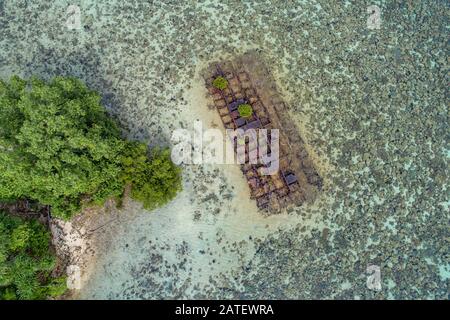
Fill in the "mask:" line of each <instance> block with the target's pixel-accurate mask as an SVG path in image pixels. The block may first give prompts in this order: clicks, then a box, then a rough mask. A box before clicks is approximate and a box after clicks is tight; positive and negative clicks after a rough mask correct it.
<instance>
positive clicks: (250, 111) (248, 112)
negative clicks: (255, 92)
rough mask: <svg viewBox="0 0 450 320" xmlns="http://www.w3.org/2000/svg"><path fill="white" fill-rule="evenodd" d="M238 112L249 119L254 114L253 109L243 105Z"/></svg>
mask: <svg viewBox="0 0 450 320" xmlns="http://www.w3.org/2000/svg"><path fill="white" fill-rule="evenodd" d="M238 112H239V115H240V116H241V117H244V118H248V117H251V115H252V114H253V109H252V106H251V105H249V104H241V105H239V106H238Z"/></svg>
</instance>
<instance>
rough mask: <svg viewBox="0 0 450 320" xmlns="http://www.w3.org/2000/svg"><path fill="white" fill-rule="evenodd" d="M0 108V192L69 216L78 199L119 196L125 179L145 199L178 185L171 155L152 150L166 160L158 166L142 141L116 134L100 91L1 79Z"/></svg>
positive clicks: (73, 82)
mask: <svg viewBox="0 0 450 320" xmlns="http://www.w3.org/2000/svg"><path fill="white" fill-rule="evenodd" d="M0 114H1V115H2V116H1V117H0V168H1V170H0V200H14V199H18V198H29V199H33V200H37V201H39V202H40V203H41V204H45V205H50V206H51V208H52V214H53V215H54V216H57V217H63V218H70V217H71V216H72V215H73V214H74V213H75V212H77V211H79V210H80V209H81V207H82V205H83V203H96V204H101V203H103V202H104V200H105V199H106V198H108V197H113V196H115V197H117V196H120V195H121V194H122V192H123V187H124V184H125V183H133V182H134V183H136V185H135V186H133V190H134V191H133V193H132V194H134V195H136V198H138V199H139V200H142V201H144V203H145V202H151V201H153V200H152V199H154V200H158V199H159V200H158V201H157V203H158V204H163V203H165V202H167V201H168V200H170V199H171V198H172V197H173V196H174V195H175V193H176V191H178V190H179V189H180V188H181V178H180V173H179V171H178V170H175V168H174V169H173V170H171V171H167V170H166V166H168V167H170V168H172V166H173V164H172V163H171V161H170V159H169V158H168V157H163V158H155V161H156V160H157V161H159V160H158V159H163V160H162V161H165V162H167V163H165V164H164V165H161V163H160V164H159V165H160V167H161V170H162V171H161V172H159V169H158V168H157V167H155V165H152V162H151V160H149V159H147V147H146V146H145V145H143V144H142V143H135V142H133V143H131V142H127V141H125V140H123V139H122V138H121V135H120V130H119V128H118V126H117V125H116V123H115V122H114V121H113V120H112V119H111V118H110V117H109V116H108V115H107V114H106V112H105V109H104V108H103V106H102V105H101V104H100V96H99V94H98V93H97V92H95V91H92V90H89V89H88V88H87V87H86V86H85V85H84V84H83V83H82V82H81V81H79V80H77V79H75V78H64V77H56V78H54V79H53V80H51V81H50V82H49V83H47V82H45V81H43V80H40V79H37V78H32V79H31V80H29V81H25V80H23V79H20V78H19V77H17V76H14V77H12V78H11V79H10V81H9V82H5V81H0ZM136 146H140V147H136ZM130 150H133V152H138V153H133V154H130ZM126 158H128V160H127V161H124V159H126ZM130 158H131V159H130ZM143 158H146V160H142V159H143ZM135 161H136V162H137V163H135ZM138 164H142V165H143V166H144V167H143V168H141V169H139V170H137V169H136V168H138V167H139V165H138ZM159 165H158V166H159ZM128 167H131V168H133V169H131V168H128ZM150 168H151V169H150ZM133 170H137V171H136V174H139V176H136V177H134V176H130V174H132V173H133ZM145 174H150V175H152V176H149V177H145V178H144V175H145ZM161 175H163V176H164V177H163V178H162V179H167V180H166V181H165V182H164V183H162V182H161V179H160V178H157V177H159V176H161ZM150 184H151V185H150ZM138 195H139V196H138ZM144 198H145V199H144ZM147 204H148V203H147ZM147 207H152V206H150V205H147Z"/></svg>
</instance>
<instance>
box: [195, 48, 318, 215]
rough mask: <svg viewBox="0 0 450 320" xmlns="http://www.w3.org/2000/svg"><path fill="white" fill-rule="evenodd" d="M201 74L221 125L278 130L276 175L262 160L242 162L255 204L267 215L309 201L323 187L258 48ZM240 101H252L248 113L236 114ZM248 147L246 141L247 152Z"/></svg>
mask: <svg viewBox="0 0 450 320" xmlns="http://www.w3.org/2000/svg"><path fill="white" fill-rule="evenodd" d="M218 77H223V78H225V79H226V80H227V82H228V85H227V87H226V88H225V89H222V90H221V89H218V88H217V87H215V86H214V85H213V81H214V80H215V79H217V78H218ZM203 78H204V80H205V84H206V87H207V89H208V92H209V94H210V96H211V98H212V100H213V101H214V106H215V108H216V109H217V111H218V113H219V115H220V117H221V119H222V122H223V125H224V127H225V129H233V130H236V129H238V128H240V129H244V130H246V129H256V130H257V129H263V128H264V129H268V130H270V129H279V170H278V172H276V174H273V175H263V174H261V168H262V167H263V166H264V164H262V163H258V164H251V163H248V162H246V163H245V164H242V165H241V170H242V172H243V174H244V175H245V177H246V178H247V182H248V185H249V188H250V191H251V198H252V199H256V204H257V206H258V208H259V209H260V210H262V211H264V212H266V213H269V214H272V213H279V212H281V211H282V209H284V208H287V207H290V206H298V205H301V204H302V203H303V202H305V201H310V200H312V199H313V198H314V197H315V196H316V195H317V193H318V192H319V191H320V190H321V189H322V178H321V177H320V176H319V174H318V173H317V171H316V169H315V168H314V165H313V163H312V161H311V159H310V157H309V155H308V152H307V151H306V149H305V146H304V141H303V140H302V138H301V137H300V135H299V132H298V129H297V128H296V126H295V124H294V123H293V121H292V120H291V119H290V118H289V114H288V110H287V106H286V104H285V103H284V102H283V100H282V98H281V96H280V95H279V93H278V92H277V88H276V85H275V81H274V79H273V77H272V75H271V74H270V72H269V71H268V69H267V68H266V66H265V64H264V63H263V60H262V59H261V58H260V57H259V55H258V53H256V52H249V53H247V54H244V55H243V56H240V57H238V58H236V59H234V60H229V61H222V62H217V63H212V64H211V65H210V66H209V67H208V68H207V69H206V70H204V72H203ZM241 104H249V105H251V107H252V110H253V113H252V115H251V116H250V117H248V116H247V117H242V116H240V113H239V112H238V110H237V108H238V106H239V105H241ZM256 147H257V146H256ZM251 148H252V147H249V146H247V151H249V150H248V149H251Z"/></svg>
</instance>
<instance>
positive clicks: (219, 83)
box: [213, 77, 228, 90]
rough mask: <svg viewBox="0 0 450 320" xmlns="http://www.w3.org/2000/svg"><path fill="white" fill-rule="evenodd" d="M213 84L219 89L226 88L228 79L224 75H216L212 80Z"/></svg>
mask: <svg viewBox="0 0 450 320" xmlns="http://www.w3.org/2000/svg"><path fill="white" fill-rule="evenodd" d="M213 86H214V87H216V88H217V89H219V90H225V89H226V88H228V81H227V79H225V78H224V77H217V78H215V79H214V81H213Z"/></svg>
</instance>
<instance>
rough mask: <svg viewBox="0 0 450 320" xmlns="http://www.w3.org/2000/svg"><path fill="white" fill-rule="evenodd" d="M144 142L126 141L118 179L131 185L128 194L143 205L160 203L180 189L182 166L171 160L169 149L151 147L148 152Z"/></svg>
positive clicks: (148, 205)
mask: <svg viewBox="0 0 450 320" xmlns="http://www.w3.org/2000/svg"><path fill="white" fill-rule="evenodd" d="M146 152H147V147H146V146H145V145H144V144H141V143H137V142H133V143H129V144H128V146H127V148H126V151H125V153H124V155H123V156H122V162H123V166H124V168H125V169H124V170H123V172H122V175H121V179H122V181H123V182H124V183H125V184H128V183H130V184H131V186H132V189H131V197H132V198H134V199H136V200H138V201H141V202H142V203H143V204H144V208H146V209H154V208H156V207H158V206H162V205H164V204H165V203H167V202H168V201H169V200H170V199H172V198H173V197H175V195H176V194H177V192H178V191H180V190H181V179H180V175H181V170H180V168H179V167H177V166H176V165H174V164H173V162H172V161H171V160H170V150H168V149H163V150H160V149H156V148H155V149H153V150H152V152H151V155H150V157H148V156H147V154H146Z"/></svg>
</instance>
